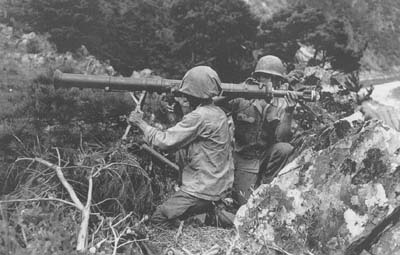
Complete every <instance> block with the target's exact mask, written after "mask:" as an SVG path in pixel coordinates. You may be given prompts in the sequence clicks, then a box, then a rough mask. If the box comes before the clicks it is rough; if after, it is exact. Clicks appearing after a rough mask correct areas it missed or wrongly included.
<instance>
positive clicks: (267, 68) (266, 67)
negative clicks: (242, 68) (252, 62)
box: [254, 55, 285, 78]
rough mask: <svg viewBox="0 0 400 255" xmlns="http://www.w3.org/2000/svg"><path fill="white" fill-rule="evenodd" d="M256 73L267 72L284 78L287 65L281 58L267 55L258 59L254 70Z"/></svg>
mask: <svg viewBox="0 0 400 255" xmlns="http://www.w3.org/2000/svg"><path fill="white" fill-rule="evenodd" d="M256 73H267V74H272V75H276V76H279V77H282V78H284V76H285V67H284V66H283V63H282V61H281V60H280V58H278V57H275V56H272V55H267V56H264V57H262V58H260V59H259V60H258V62H257V65H256V70H255V71H254V74H256Z"/></svg>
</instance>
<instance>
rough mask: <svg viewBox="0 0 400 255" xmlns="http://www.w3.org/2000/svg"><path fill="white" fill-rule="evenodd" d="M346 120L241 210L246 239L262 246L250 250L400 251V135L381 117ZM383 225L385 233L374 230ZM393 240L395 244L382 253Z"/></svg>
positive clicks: (237, 221)
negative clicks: (352, 122)
mask: <svg viewBox="0 0 400 255" xmlns="http://www.w3.org/2000/svg"><path fill="white" fill-rule="evenodd" d="M345 122H346V121H342V122H337V123H335V125H332V127H331V128H330V129H327V131H326V132H323V133H322V134H321V137H314V138H312V139H314V141H319V144H317V145H318V146H309V147H307V148H306V149H305V150H304V151H302V152H301V153H300V154H299V155H298V156H297V157H296V158H295V159H294V160H293V161H292V162H291V163H289V164H288V165H287V166H286V167H285V168H283V169H282V170H281V172H280V173H279V174H278V176H277V177H276V178H275V179H274V181H273V182H272V183H270V184H264V185H261V186H260V187H259V188H258V189H256V190H255V191H254V193H253V195H252V196H251V198H250V199H249V201H248V203H247V204H246V205H244V206H242V207H241V208H240V209H239V211H238V213H237V216H236V219H235V226H236V227H237V229H238V232H239V234H240V237H241V240H242V241H243V242H244V243H246V244H247V247H256V248H254V249H256V250H253V251H249V254H254V253H260V252H261V253H263V254H275V253H273V252H272V249H271V247H280V249H283V250H284V251H286V252H288V253H290V254H299V255H300V254H315V255H317V254H321V255H322V254H324V255H327V254H329V255H336V254H347V255H350V254H361V253H362V252H364V253H366V252H372V254H400V247H399V246H398V245H397V244H399V243H400V235H399V233H400V225H399V224H397V218H399V217H397V216H393V214H395V212H397V211H400V209H397V211H396V208H397V207H398V206H399V205H400V196H399V194H400V193H399V192H400V133H399V132H398V131H396V130H395V129H392V128H390V127H389V126H386V125H385V124H384V123H383V122H381V121H374V120H371V121H368V122H365V123H364V125H361V126H357V127H352V125H350V123H347V125H345ZM343 131H345V133H343ZM323 141H325V142H323ZM396 217H397V218H396ZM388 218H389V219H388ZM382 222H383V223H384V224H383V223H382ZM385 222H386V223H387V222H389V223H390V224H386V223H385ZM379 224H383V225H381V228H382V229H383V230H384V231H381V232H382V233H381V234H380V235H378V236H374V235H375V234H374V233H377V232H379V231H378V229H375V227H377V226H379ZM385 224H386V225H385ZM396 224H397V225H396ZM371 233H372V234H371ZM381 235H382V237H381V238H380V236H381ZM371 236H372V238H371ZM389 244H396V245H393V246H391V247H392V248H391V249H390V252H389V251H387V252H386V253H382V252H381V251H382V250H385V248H382V247H385V246H386V245H389ZM268 247H269V248H268ZM269 251H270V252H269ZM375 251H376V253H374V252H375ZM367 254H368V253H367Z"/></svg>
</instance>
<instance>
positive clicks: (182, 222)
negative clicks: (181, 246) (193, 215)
mask: <svg viewBox="0 0 400 255" xmlns="http://www.w3.org/2000/svg"><path fill="white" fill-rule="evenodd" d="M184 223H185V222H184V221H181V223H180V224H179V228H178V232H177V233H176V235H175V243H177V242H178V238H179V236H180V235H181V234H182V229H183V224H184Z"/></svg>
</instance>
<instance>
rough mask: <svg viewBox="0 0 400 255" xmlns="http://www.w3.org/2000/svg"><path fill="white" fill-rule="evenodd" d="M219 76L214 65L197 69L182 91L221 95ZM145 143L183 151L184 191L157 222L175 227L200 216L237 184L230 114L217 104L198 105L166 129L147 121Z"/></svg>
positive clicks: (160, 210)
mask: <svg viewBox="0 0 400 255" xmlns="http://www.w3.org/2000/svg"><path fill="white" fill-rule="evenodd" d="M219 85H220V81H219V78H218V76H217V74H216V73H215V72H214V71H213V70H212V69H211V68H209V67H204V66H203V67H195V68H193V69H191V70H190V71H189V72H188V73H187V74H186V75H185V77H184V78H183V80H182V85H181V88H180V89H179V91H180V92H182V93H184V94H187V95H191V96H194V97H196V98H204V99H210V100H211V98H212V97H213V96H215V95H217V94H218V87H219ZM142 130H143V132H144V139H145V141H146V142H147V143H148V144H150V145H154V146H156V147H158V148H160V149H162V150H178V149H181V152H183V153H181V154H183V155H184V156H183V166H184V167H183V170H182V186H181V189H180V191H178V192H177V193H175V194H174V195H173V196H172V197H171V198H169V199H168V200H167V201H165V202H164V203H163V204H162V205H160V206H159V207H158V208H157V209H156V211H155V213H154V214H153V216H152V222H153V223H155V224H157V225H162V226H173V225H174V224H175V223H176V221H177V220H178V219H180V220H182V219H185V218H187V217H189V216H191V215H194V214H201V213H203V212H207V211H209V210H210V209H211V208H212V202H213V201H218V200H220V199H221V198H223V197H224V196H225V195H226V192H227V191H228V190H230V189H231V188H232V184H233V176H234V173H233V169H234V167H233V160H232V143H231V135H230V132H229V126H228V119H227V117H226V115H225V112H224V111H222V109H221V108H219V107H217V106H215V105H214V104H213V103H210V104H205V105H202V104H200V105H199V106H197V108H196V109H195V110H193V111H192V112H190V113H188V114H186V115H185V116H184V117H183V119H182V120H181V121H180V122H178V123H177V124H176V125H175V126H173V127H171V128H169V129H167V130H165V131H161V130H158V129H157V128H154V127H151V126H150V125H146V126H144V127H143V128H142Z"/></svg>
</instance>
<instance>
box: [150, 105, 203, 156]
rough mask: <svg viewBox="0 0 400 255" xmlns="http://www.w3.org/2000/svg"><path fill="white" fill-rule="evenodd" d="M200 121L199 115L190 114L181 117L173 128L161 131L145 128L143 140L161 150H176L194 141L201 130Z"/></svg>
mask: <svg viewBox="0 0 400 255" xmlns="http://www.w3.org/2000/svg"><path fill="white" fill-rule="evenodd" d="M201 126H202V121H201V116H200V114H198V113H196V112H191V113H189V114H187V115H185V116H184V117H183V119H182V120H181V121H180V122H178V123H177V124H176V125H175V126H173V127H171V128H169V129H167V130H165V131H161V130H158V129H157V128H154V127H151V126H147V127H146V129H145V130H143V132H144V139H145V140H146V141H147V142H148V143H149V144H150V145H154V146H156V147H158V148H160V149H161V150H177V149H180V148H182V147H185V146H186V145H188V144H189V143H191V142H192V141H194V140H195V139H196V138H197V136H198V134H199V130H200V129H201Z"/></svg>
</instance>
